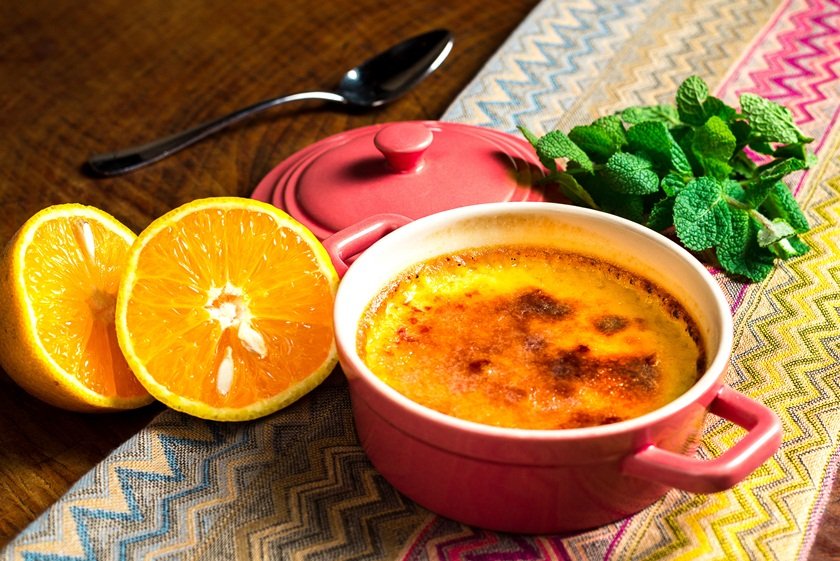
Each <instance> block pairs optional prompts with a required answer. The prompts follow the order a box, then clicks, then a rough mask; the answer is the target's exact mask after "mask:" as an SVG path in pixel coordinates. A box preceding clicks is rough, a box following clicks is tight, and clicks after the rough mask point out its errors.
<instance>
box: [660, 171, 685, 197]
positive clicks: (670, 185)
mask: <svg viewBox="0 0 840 561" xmlns="http://www.w3.org/2000/svg"><path fill="white" fill-rule="evenodd" d="M659 187H660V188H661V189H662V192H664V193H665V194H666V195H667V196H669V197H673V196H674V195H676V194H677V193H679V192H680V191H681V190H682V188H683V187H685V181H683V178H682V177H680V176H679V175H677V174H675V173H673V172H671V173H668V175H666V176H665V177H663V178H662V180H661V181H660V182H659Z"/></svg>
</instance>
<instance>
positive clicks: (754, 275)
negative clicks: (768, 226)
mask: <svg viewBox="0 0 840 561" xmlns="http://www.w3.org/2000/svg"><path fill="white" fill-rule="evenodd" d="M757 229H758V227H757V225H756V224H755V222H753V220H752V219H751V218H750V215H749V213H747V212H746V211H742V210H737V209H733V210H732V212H730V213H729V225H728V231H729V234H728V235H727V236H726V237H725V238H724V239H722V240H721V242H720V244H719V245H718V247H717V248H716V250H715V255H716V256H717V258H718V262H720V264H721V266H722V267H723V268H724V269H725V270H726V271H728V272H730V273H733V274H736V275H742V276H744V277H747V278H748V279H750V280H751V281H760V280H762V279H764V278H766V277H767V275H769V274H770V272H771V271H772V270H773V264H774V255H773V253H772V252H770V251H769V250H767V249H764V248H762V247H760V246H759V245H758V242H757V241H756V240H757Z"/></svg>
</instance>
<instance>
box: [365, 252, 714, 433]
mask: <svg viewBox="0 0 840 561" xmlns="http://www.w3.org/2000/svg"><path fill="white" fill-rule="evenodd" d="M358 350H359V354H360V356H361V357H362V359H363V360H364V361H365V363H366V364H367V365H368V366H369V367H370V369H371V370H372V371H373V372H374V373H375V374H376V375H377V376H379V377H380V378H382V379H383V380H384V381H385V382H386V383H388V384H389V385H391V386H392V387H394V388H395V389H396V390H397V391H399V392H400V393H402V394H404V395H406V396H407V397H408V398H410V399H412V400H413V401H416V402H418V403H421V404H423V405H425V406H427V407H430V408H432V409H436V410H438V411H440V412H442V413H446V414H448V415H452V416H455V417H459V418H462V419H466V420H471V421H476V422H479V423H485V424H490V425H496V426H503V427H517V428H526V429H562V428H575V427H584V426H593V425H601V424H607V423H614V422H618V421H622V420H625V419H629V418H632V417H636V416H639V415H642V414H644V413H647V412H649V411H652V410H654V409H657V408H658V407H661V406H662V405H664V404H666V403H668V402H669V401H672V400H673V399H675V398H676V397H678V396H679V395H681V394H682V393H684V392H685V391H686V390H687V389H688V388H690V387H691V386H692V385H693V384H694V383H695V382H696V380H697V378H698V377H699V376H700V375H701V374H702V372H703V371H704V370H705V367H706V357H705V352H704V350H703V345H702V342H701V340H700V337H699V334H698V330H697V328H696V326H695V324H694V322H693V320H692V319H691V318H690V317H689V316H688V314H687V313H686V311H685V310H684V309H683V308H682V306H681V305H680V304H679V303H678V302H677V301H676V300H675V299H674V298H673V297H672V296H671V295H670V294H668V293H667V292H665V291H664V290H662V289H661V288H659V287H658V286H656V285H655V284H653V283H652V282H650V281H648V280H646V279H643V278H641V277H639V276H636V275H634V274H632V273H630V272H628V271H626V270H624V269H621V268H619V267H617V266H615V265H612V264H609V263H606V262H604V261H601V260H598V259H594V258H591V257H587V256H584V255H579V254H575V253H568V252H563V251H559V250H555V249H551V248H542V247H531V246H493V247H486V248H479V249H472V250H468V251H464V252H460V253H458V254H451V255H445V256H441V257H439V258H436V259H433V260H430V261H427V262H425V263H423V264H421V265H418V266H416V267H414V268H412V269H411V270H409V271H406V272H405V273H404V274H402V275H401V276H400V277H399V278H398V279H396V280H395V281H394V282H393V283H391V284H390V285H389V286H387V287H386V288H385V289H384V290H383V291H382V292H381V293H380V294H379V295H378V296H377V297H376V298H375V299H374V300H373V302H372V303H371V305H370V307H369V309H368V311H367V313H366V314H365V317H364V320H363V322H362V325H361V327H360V329H359V336H358Z"/></svg>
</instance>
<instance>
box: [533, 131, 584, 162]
mask: <svg viewBox="0 0 840 561" xmlns="http://www.w3.org/2000/svg"><path fill="white" fill-rule="evenodd" d="M537 155H538V156H539V157H540V160H543V161H545V160H550V161H554V160H557V159H558V158H563V159H565V160H567V161H569V162H574V163H575V164H577V165H578V166H580V167H581V168H582V169H584V170H586V171H589V172H591V171H592V169H593V168H592V160H590V159H589V156H587V155H586V152H584V151H583V150H581V149H580V147H579V146H578V145H577V144H575V143H574V142H572V140H571V139H570V138H569V137H568V136H566V135H565V134H563V133H562V132H560V131H551V132H550V133H548V134H546V135H545V136H543V137H542V138H540V139H539V141H537ZM555 166H556V165H555ZM555 169H556V167H555Z"/></svg>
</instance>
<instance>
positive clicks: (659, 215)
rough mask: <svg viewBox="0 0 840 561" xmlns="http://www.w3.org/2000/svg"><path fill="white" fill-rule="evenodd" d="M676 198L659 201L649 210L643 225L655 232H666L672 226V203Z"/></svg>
mask: <svg viewBox="0 0 840 561" xmlns="http://www.w3.org/2000/svg"><path fill="white" fill-rule="evenodd" d="M675 201H676V197H665V198H664V199H659V200H658V201H656V202H655V203H653V206H652V207H651V209H650V214H648V218H647V222H645V225H646V226H647V227H648V228H650V229H652V230H656V231H657V232H661V231H662V230H666V229H668V228H670V227H671V226H673V225H674V202H675Z"/></svg>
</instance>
